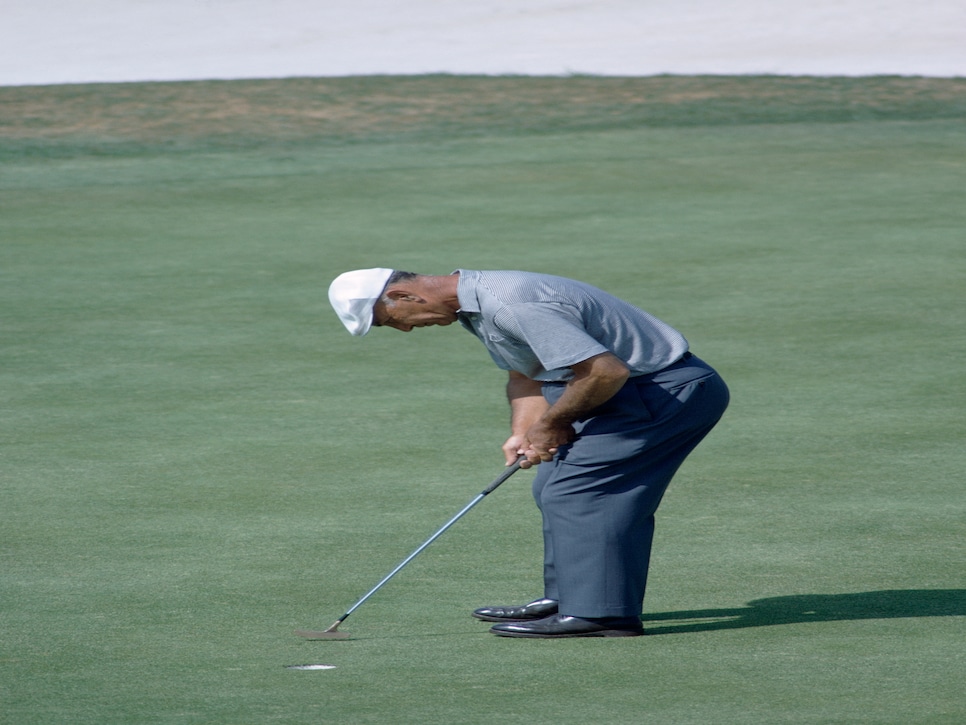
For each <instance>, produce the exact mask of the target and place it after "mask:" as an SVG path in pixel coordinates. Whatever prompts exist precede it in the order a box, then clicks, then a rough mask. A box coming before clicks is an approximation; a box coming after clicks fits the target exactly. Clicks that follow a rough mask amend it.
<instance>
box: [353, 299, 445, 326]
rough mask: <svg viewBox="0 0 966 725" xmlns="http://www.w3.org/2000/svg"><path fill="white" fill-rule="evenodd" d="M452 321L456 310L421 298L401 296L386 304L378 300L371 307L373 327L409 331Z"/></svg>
mask: <svg viewBox="0 0 966 725" xmlns="http://www.w3.org/2000/svg"><path fill="white" fill-rule="evenodd" d="M454 322H456V312H454V311H453V310H452V309H450V308H449V307H448V306H447V305H445V304H442V303H432V302H429V301H427V300H424V299H422V298H408V297H406V298H401V299H398V300H395V301H394V302H393V303H392V304H388V305H387V304H386V303H385V302H383V300H379V301H378V302H377V303H376V304H375V306H374V307H373V308H372V324H373V325H374V326H375V327H392V328H394V329H396V330H401V331H402V332H409V331H410V330H412V329H413V328H414V327H431V326H432V325H451V324H453V323H454Z"/></svg>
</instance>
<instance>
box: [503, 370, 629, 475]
mask: <svg viewBox="0 0 966 725" xmlns="http://www.w3.org/2000/svg"><path fill="white" fill-rule="evenodd" d="M571 369H572V370H573V371H574V377H573V379H571V380H570V382H568V383H567V387H566V388H565V389H564V393H563V395H561V396H560V399H559V400H558V401H557V402H556V403H554V404H553V405H552V406H548V405H547V404H546V402H544V405H543V412H542V413H540V414H539V415H536V413H537V404H536V403H535V402H526V401H530V400H531V399H530V398H529V397H527V396H523V397H522V398H521V401H520V402H519V406H520V418H519V424H520V426H521V427H520V428H518V427H517V426H516V421H514V426H513V428H512V432H513V434H514V435H513V436H512V437H511V438H510V440H508V441H507V443H506V444H504V452H505V453H506V455H507V457H508V459H509V456H510V454H511V451H510V450H509V449H510V448H511V447H512V446H511V441H513V442H515V443H516V444H517V450H518V451H519V453H520V454H523V455H526V457H527V462H528V463H529V464H531V465H536V464H538V463H540V462H541V461H549V460H551V459H552V458H553V457H554V455H555V454H556V453H557V450H558V448H559V447H560V446H562V445H564V444H565V443H569V442H570V441H571V440H573V437H574V429H573V423H574V421H576V420H578V419H580V418H582V417H583V416H584V415H586V414H587V413H589V412H590V411H591V410H593V409H594V408H596V407H598V406H599V405H603V404H604V403H606V402H607V401H608V400H610V399H611V398H612V397H614V395H616V393H617V391H618V390H620V389H621V388H622V387H623V385H624V383H625V382H627V378H628V377H630V371H629V370H628V369H627V366H626V365H625V364H624V363H623V362H622V361H621V360H620V358H618V357H616V356H615V355H613V354H611V353H609V352H605V353H601V354H600V355H595V356H594V357H592V358H588V359H587V360H584V361H582V362H579V363H577V364H576V365H573V366H572V367H571ZM512 375H513V374H511V382H512V380H513V377H512ZM519 377H521V378H523V380H524V381H529V383H532V384H534V385H535V386H536V391H537V392H538V393H539V385H540V384H539V383H538V382H536V381H532V380H529V378H526V377H524V376H519ZM518 385H520V389H521V390H524V389H527V386H526V385H525V384H524V383H523V382H522V381H521V382H519V383H518ZM529 389H530V390H531V391H532V390H533V389H534V388H532V387H530V388H529ZM508 391H509V385H508ZM541 400H543V398H542V397H541ZM512 406H513V399H512V398H511V409H512ZM514 417H516V415H514ZM527 423H529V427H527V428H526V429H525V432H524V433H523V434H522V438H521V437H520V432H519V431H520V430H523V429H522V426H523V425H525V424H527ZM515 439H516V440H515ZM510 462H511V463H512V461H510ZM522 467H524V468H527V467H528V466H526V465H524V466H522Z"/></svg>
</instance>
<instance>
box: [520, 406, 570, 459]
mask: <svg viewBox="0 0 966 725" xmlns="http://www.w3.org/2000/svg"><path fill="white" fill-rule="evenodd" d="M576 437H577V433H576V432H575V431H574V427H573V426H572V425H570V424H569V423H561V424H554V423H551V422H549V421H547V420H546V419H544V418H541V419H540V420H538V421H537V422H536V423H534V424H533V425H532V426H530V429H529V430H528V431H527V435H526V438H527V442H528V443H529V445H528V446H527V448H526V450H524V451H523V452H522V453H523V455H525V456H526V457H527V462H528V463H530V464H531V465H534V466H535V465H537V464H539V463H542V462H545V461H550V460H553V457H554V456H555V455H557V451H558V450H560V446H562V445H564V444H566V443H570V442H571V441H572V440H573V439H574V438H576ZM520 467H521V468H523V464H521V465H520Z"/></svg>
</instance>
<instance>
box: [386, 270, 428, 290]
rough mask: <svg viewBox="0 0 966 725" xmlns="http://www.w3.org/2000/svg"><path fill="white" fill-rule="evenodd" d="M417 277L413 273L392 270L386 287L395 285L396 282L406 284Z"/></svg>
mask: <svg viewBox="0 0 966 725" xmlns="http://www.w3.org/2000/svg"><path fill="white" fill-rule="evenodd" d="M418 276H419V275H418V274H416V273H415V272H403V271H402V270H401V269H394V270H393V272H392V274H391V275H389V279H387V280H386V287H388V286H389V285H391V284H396V282H408V281H409V280H411V279H416V278H417V277H418ZM383 289H385V287H383Z"/></svg>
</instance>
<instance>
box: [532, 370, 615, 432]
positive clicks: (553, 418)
mask: <svg viewBox="0 0 966 725" xmlns="http://www.w3.org/2000/svg"><path fill="white" fill-rule="evenodd" d="M573 371H574V377H573V379H571V381H570V382H569V383H567V387H566V388H565V389H564V392H563V395H561V396H560V399H559V400H557V402H556V403H554V404H553V405H552V406H551V407H550V408H549V409H548V410H547V411H546V413H544V415H543V421H544V422H545V423H546V424H547V425H549V426H552V427H557V426H566V425H572V424H573V423H574V421H576V420H579V419H580V418H582V417H584V416H585V415H586V414H587V413H589V412H590V411H592V410H593V409H594V408H596V407H598V406H600V405H603V404H604V403H606V402H607V401H608V400H610V399H611V398H612V397H614V395H616V394H617V391H618V390H620V389H621V388H622V387H623V386H624V383H625V382H627V378H628V377H629V371H628V369H627V366H626V365H624V363H622V362H621V361H620V359H618V358H617V357H615V356H614V355H611V354H610V353H604V354H602V355H597V356H596V357H592V358H590V359H589V360H584V361H583V362H581V363H578V364H577V365H575V366H574V367H573Z"/></svg>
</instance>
